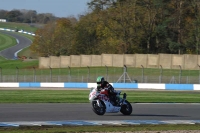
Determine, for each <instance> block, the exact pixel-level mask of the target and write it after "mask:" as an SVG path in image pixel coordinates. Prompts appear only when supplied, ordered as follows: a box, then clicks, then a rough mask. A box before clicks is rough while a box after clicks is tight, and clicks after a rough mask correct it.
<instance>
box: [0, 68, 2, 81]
mask: <svg viewBox="0 0 200 133" xmlns="http://www.w3.org/2000/svg"><path fill="white" fill-rule="evenodd" d="M0 73H1V75H0V78H1V80H0V82H2V68H1V67H0Z"/></svg>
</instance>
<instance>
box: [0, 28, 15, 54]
mask: <svg viewBox="0 0 200 133" xmlns="http://www.w3.org/2000/svg"><path fill="white" fill-rule="evenodd" d="M16 44H17V41H16V39H15V38H14V37H12V36H9V35H4V34H2V33H1V32H0V51H1V50H4V49H6V48H9V47H11V46H14V45H16Z"/></svg>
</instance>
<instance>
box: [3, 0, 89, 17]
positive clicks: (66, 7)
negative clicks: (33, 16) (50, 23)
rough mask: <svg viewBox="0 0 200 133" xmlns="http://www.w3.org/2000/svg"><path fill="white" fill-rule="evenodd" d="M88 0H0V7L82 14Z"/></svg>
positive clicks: (59, 14)
mask: <svg viewBox="0 0 200 133" xmlns="http://www.w3.org/2000/svg"><path fill="white" fill-rule="evenodd" d="M89 1H90V0H0V9H3V10H8V11H11V10H13V9H19V10H21V9H27V10H36V11H37V13H52V14H53V15H55V16H57V17H68V16H75V17H77V16H78V15H81V14H84V13H85V12H87V11H88V9H87V2H89Z"/></svg>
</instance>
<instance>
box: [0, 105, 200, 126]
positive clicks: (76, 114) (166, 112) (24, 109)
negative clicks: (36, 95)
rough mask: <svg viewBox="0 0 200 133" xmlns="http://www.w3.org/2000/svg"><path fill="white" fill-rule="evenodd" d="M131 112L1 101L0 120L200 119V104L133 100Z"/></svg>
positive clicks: (79, 106) (87, 106) (89, 106)
mask: <svg viewBox="0 0 200 133" xmlns="http://www.w3.org/2000/svg"><path fill="white" fill-rule="evenodd" d="M132 106H133V112H132V114H131V115H130V116H124V115H122V114H121V113H120V112H119V113H106V114H105V115H103V116H98V115H96V114H95V113H94V112H93V111H92V109H91V104H90V103H81V104H70V103H35V104H34V103H27V104H0V122H13V121H66V120H104V121H106V120H108V121H110V120H200V115H199V110H200V104H166V103H164V104H148V103H146V104H133V103H132Z"/></svg>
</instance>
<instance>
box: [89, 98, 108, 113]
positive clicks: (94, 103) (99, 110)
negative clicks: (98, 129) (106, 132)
mask: <svg viewBox="0 0 200 133" xmlns="http://www.w3.org/2000/svg"><path fill="white" fill-rule="evenodd" d="M100 102H101V105H102V107H99V106H98V104H97V101H92V110H93V111H94V112H95V113H96V114H97V115H104V114H105V112H106V106H105V104H104V102H103V101H100Z"/></svg>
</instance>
